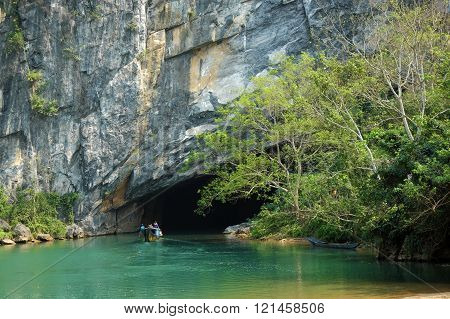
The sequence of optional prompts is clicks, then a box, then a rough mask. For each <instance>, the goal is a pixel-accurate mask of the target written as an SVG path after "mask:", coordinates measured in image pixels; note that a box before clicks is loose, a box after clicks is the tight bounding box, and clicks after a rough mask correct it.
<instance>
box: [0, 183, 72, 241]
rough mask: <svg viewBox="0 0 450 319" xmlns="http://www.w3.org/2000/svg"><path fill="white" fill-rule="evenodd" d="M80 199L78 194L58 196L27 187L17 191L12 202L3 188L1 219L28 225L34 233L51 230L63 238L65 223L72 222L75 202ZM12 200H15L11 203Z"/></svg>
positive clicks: (0, 199)
mask: <svg viewBox="0 0 450 319" xmlns="http://www.w3.org/2000/svg"><path fill="white" fill-rule="evenodd" d="M77 198H78V194H76V193H68V194H64V195H59V194H57V193H52V192H49V193H47V192H37V191H35V190H33V189H24V190H20V191H18V192H17V193H16V197H15V199H14V200H13V201H12V200H8V197H7V196H6V194H5V193H4V191H2V190H0V218H2V219H5V220H6V221H8V222H9V223H10V224H11V225H16V224H17V223H22V224H25V225H26V226H28V227H29V228H30V230H31V231H32V233H34V234H37V233H48V234H50V235H52V236H53V237H56V238H60V237H64V235H65V231H66V224H65V223H67V224H71V223H73V218H74V215H73V205H74V202H75V201H76V200H77ZM9 201H11V202H12V203H11V204H9Z"/></svg>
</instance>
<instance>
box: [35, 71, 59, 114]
mask: <svg viewBox="0 0 450 319" xmlns="http://www.w3.org/2000/svg"><path fill="white" fill-rule="evenodd" d="M27 80H28V81H29V82H30V84H31V96H30V103H31V108H32V109H33V110H34V111H36V112H38V113H40V114H42V115H45V116H54V115H56V114H57V113H58V110H59V107H58V102H57V101H56V100H47V99H46V98H44V97H43V96H42V93H43V90H44V88H45V84H46V83H45V80H44V76H43V74H42V71H40V70H30V71H28V73H27Z"/></svg>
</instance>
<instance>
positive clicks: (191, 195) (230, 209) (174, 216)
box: [142, 176, 262, 234]
mask: <svg viewBox="0 0 450 319" xmlns="http://www.w3.org/2000/svg"><path fill="white" fill-rule="evenodd" d="M211 179H212V177H210V176H201V177H195V178H191V179H189V180H186V181H184V182H180V183H178V184H176V185H175V186H173V187H171V188H169V189H168V190H166V191H164V192H163V193H161V194H160V195H158V196H157V197H156V198H154V199H152V200H151V201H150V202H148V203H147V204H146V205H145V206H144V214H143V216H142V223H143V224H145V225H148V224H150V223H152V222H154V221H155V220H156V221H158V223H159V225H160V226H161V229H162V230H163V231H164V232H165V233H166V234H167V233H196V232H203V233H205V232H209V233H219V232H222V231H223V230H224V229H225V228H226V227H227V226H230V225H235V224H239V223H242V222H245V221H247V219H249V218H251V217H253V216H254V215H255V214H256V213H257V212H258V211H259V209H260V207H261V205H262V203H261V201H258V200H253V199H247V200H239V201H237V202H235V203H227V204H222V203H215V205H214V206H213V208H212V209H211V211H210V212H209V214H207V215H206V216H200V215H198V214H196V213H195V209H196V207H197V201H198V199H199V197H200V196H199V194H198V190H199V189H200V188H201V187H203V186H205V185H206V184H207V183H208V182H209V181H210V180H211Z"/></svg>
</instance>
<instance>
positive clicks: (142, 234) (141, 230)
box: [139, 224, 145, 237]
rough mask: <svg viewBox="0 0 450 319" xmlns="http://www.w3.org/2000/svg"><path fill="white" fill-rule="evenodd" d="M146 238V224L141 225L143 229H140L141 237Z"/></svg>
mask: <svg viewBox="0 0 450 319" xmlns="http://www.w3.org/2000/svg"><path fill="white" fill-rule="evenodd" d="M141 236H145V226H144V224H141V227H139V237H141Z"/></svg>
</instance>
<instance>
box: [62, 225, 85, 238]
mask: <svg viewBox="0 0 450 319" xmlns="http://www.w3.org/2000/svg"><path fill="white" fill-rule="evenodd" d="M83 237H84V231H83V229H82V228H81V227H80V226H78V225H76V224H72V225H70V226H67V232H66V238H69V239H74V238H83Z"/></svg>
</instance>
